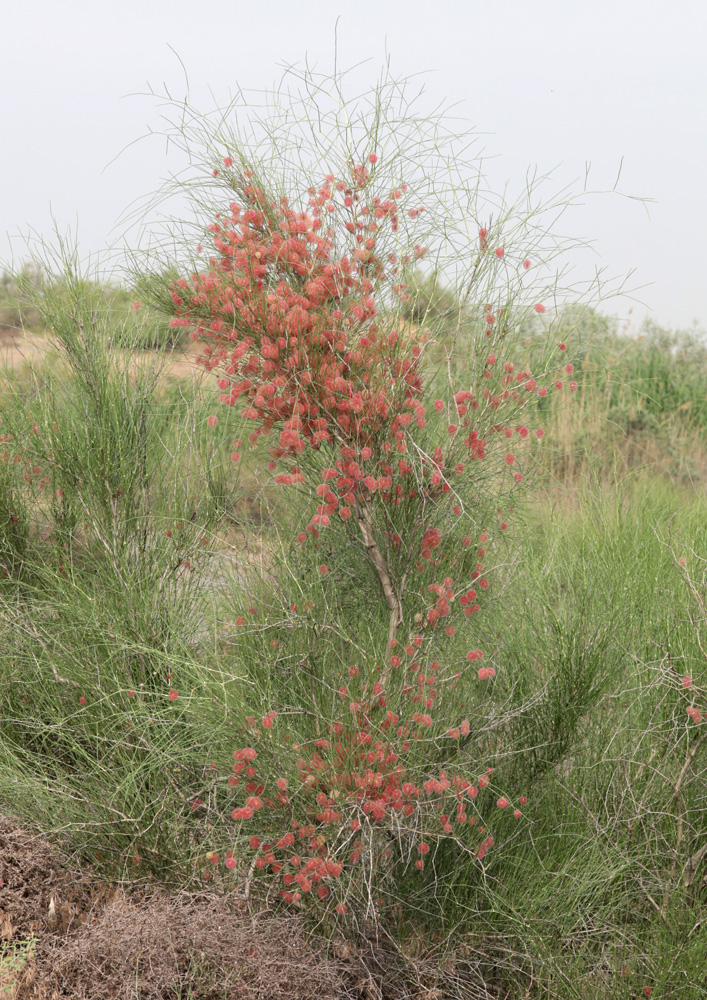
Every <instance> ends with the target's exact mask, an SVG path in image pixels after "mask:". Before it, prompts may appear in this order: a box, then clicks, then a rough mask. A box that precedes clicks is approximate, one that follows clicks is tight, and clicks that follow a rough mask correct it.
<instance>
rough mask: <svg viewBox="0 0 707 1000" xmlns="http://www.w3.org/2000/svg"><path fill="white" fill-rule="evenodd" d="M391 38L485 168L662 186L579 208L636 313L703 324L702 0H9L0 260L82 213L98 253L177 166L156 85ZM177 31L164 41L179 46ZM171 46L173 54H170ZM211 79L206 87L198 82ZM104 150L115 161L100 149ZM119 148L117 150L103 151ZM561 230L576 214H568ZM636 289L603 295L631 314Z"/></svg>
mask: <svg viewBox="0 0 707 1000" xmlns="http://www.w3.org/2000/svg"><path fill="white" fill-rule="evenodd" d="M339 15H340V20H339V26H338V59H339V65H340V66H343V67H348V66H351V65H353V64H354V63H357V62H359V61H360V60H363V59H370V60H371V61H370V63H368V67H367V68H364V69H363V70H362V71H360V72H359V77H358V79H359V80H361V79H362V76H361V74H363V76H364V77H365V74H366V73H367V72H369V73H370V83H371V84H373V83H375V81H376V79H377V77H378V75H379V72H380V68H381V65H382V63H383V60H384V58H385V53H386V51H387V52H388V53H389V55H390V58H391V68H392V72H393V74H394V75H395V76H398V75H399V76H401V77H403V76H409V75H410V74H413V73H416V72H418V71H420V70H427V71H430V72H429V73H427V75H426V76H425V77H424V78H423V79H424V81H425V87H426V90H427V92H428V94H429V95H430V98H431V99H432V98H433V99H435V100H436V101H445V102H448V103H455V102H459V107H458V108H457V113H458V114H461V115H463V116H464V117H465V118H467V119H468V120H469V122H470V123H471V124H473V125H474V126H475V127H476V128H477V129H478V130H479V132H481V133H484V138H483V145H484V147H485V149H486V153H487V154H488V155H494V156H496V157H497V158H496V159H494V161H493V163H492V167H491V171H490V176H491V178H492V181H493V182H494V183H495V184H496V185H497V186H498V187H502V185H503V181H504V180H505V179H509V180H510V182H511V185H515V186H516V187H517V188H518V187H520V186H522V183H523V178H524V177H525V173H526V170H527V168H528V167H529V166H534V165H537V167H538V170H539V172H540V173H541V174H542V173H545V172H547V171H548V170H550V169H552V168H557V173H556V179H557V185H558V186H560V185H561V184H562V183H564V182H569V181H572V180H573V179H574V178H583V177H584V173H585V164H586V163H588V162H590V163H591V175H590V186H592V187H595V188H600V189H608V188H611V187H612V186H613V185H614V181H615V178H616V175H617V171H618V169H619V165H620V163H621V161H622V159H623V168H622V173H621V181H620V185H619V188H620V190H621V191H623V192H624V193H626V194H629V195H634V196H638V197H645V198H651V199H654V203H653V204H650V205H649V206H648V212H647V211H646V207H645V206H644V205H642V204H641V203H640V202H638V201H635V200H629V199H625V198H620V197H617V196H616V195H606V196H602V197H600V198H596V199H593V200H591V201H590V202H588V203H587V205H586V207H585V208H581V209H573V210H572V214H571V217H570V219H569V222H570V223H571V231H572V233H573V235H576V236H577V237H582V238H586V239H589V240H593V241H595V244H594V245H595V248H596V250H597V251H598V254H599V257H598V258H596V262H597V263H598V264H599V265H600V266H606V268H607V270H608V272H609V273H611V274H614V275H624V274H626V273H627V272H629V271H630V270H631V269H632V268H635V269H636V271H635V274H634V275H633V277H632V279H631V282H630V285H631V287H637V286H646V287H643V288H642V289H641V290H640V291H638V292H637V293H636V296H637V297H638V298H639V299H640V300H642V304H635V305H634V317H635V319H636V321H640V318H641V317H642V316H643V315H645V314H646V313H647V312H648V313H649V314H650V315H652V316H653V317H654V318H655V319H656V320H657V321H658V322H661V323H663V324H665V325H669V326H687V325H689V324H690V323H691V322H692V321H693V320H697V321H698V322H699V323H700V325H701V326H702V327H707V282H706V281H705V277H704V270H705V265H706V264H707V251H705V249H704V248H703V246H702V243H703V240H704V234H705V233H707V198H706V197H705V185H706V184H707V169H706V168H707V68H706V67H707V59H706V58H705V51H704V46H705V39H706V38H707V5H706V4H705V3H704V0H672V2H668V0H592V2H591V3H589V2H585V0H574V2H568V0H534V2H530V0H447V2H439V0H424V2H423V0H400V2H398V0H356V2H344V0H299V2H294V0H259V2H254V0H250V2H241V0H198V2H193V0H192V2H190V3H186V2H185V0H120V2H119V3H116V2H110V3H108V2H106V0H90V2H85V0H59V2H58V0H33V2H32V3H26V4H18V3H10V2H9V0H6V2H5V3H4V4H3V6H2V11H1V13H0V26H1V27H2V34H3V45H2V59H1V60H0V93H1V94H2V100H1V101H0V136H1V137H2V155H1V156H0V261H7V260H10V259H11V258H12V257H13V256H14V258H15V259H21V258H23V257H24V256H26V251H25V247H24V244H23V242H22V240H21V239H18V238H17V237H18V234H23V233H27V232H28V231H29V230H30V229H33V230H34V231H36V232H38V233H39V234H41V235H43V236H45V237H47V238H51V232H52V222H51V215H52V214H53V216H54V217H55V219H56V221H57V223H58V225H59V227H60V228H61V229H64V228H65V227H67V226H72V227H75V228H76V229H77V233H78V239H79V247H80V250H81V251H82V252H83V253H85V254H87V253H88V252H89V251H91V252H92V251H100V250H101V248H103V247H104V246H105V244H106V242H107V241H108V239H109V238H115V233H113V235H112V236H111V235H110V234H111V230H112V228H113V227H114V225H115V223H116V221H117V219H118V217H119V215H120V214H121V212H123V211H124V210H125V209H126V207H127V206H128V205H129V204H130V203H131V202H133V201H134V200H135V199H137V198H139V197H141V196H143V195H145V194H148V193H150V192H152V191H154V190H156V189H157V188H158V187H159V184H160V181H161V179H162V178H163V177H164V176H165V174H166V173H167V172H168V170H169V169H170V167H171V166H172V165H173V164H171V163H170V160H169V158H168V157H167V156H166V155H165V148H164V142H160V141H158V140H157V139H155V138H153V139H149V140H147V141H144V142H140V143H137V144H136V145H134V146H131V147H130V148H128V149H126V150H125V152H123V153H122V155H120V156H119V157H118V158H117V159H115V157H116V155H117V154H118V153H120V152H121V150H123V149H124V148H125V147H127V146H128V144H130V143H131V142H133V141H134V140H135V139H138V138H139V137H140V136H142V135H144V134H145V133H146V131H147V129H148V128H149V127H150V126H152V127H153V128H158V127H159V111H158V107H157V101H156V100H155V99H154V98H149V97H144V96H142V97H141V96H130V95H137V94H140V93H143V94H144V93H145V92H146V90H147V88H148V84H149V85H151V86H152V87H153V88H154V89H156V90H160V89H161V88H162V87H163V86H164V85H166V86H167V87H169V89H170V90H171V92H172V93H173V95H175V96H183V95H184V92H185V84H184V73H183V69H182V67H181V66H180V63H179V61H178V59H177V57H176V56H175V51H176V53H178V55H179V57H180V59H181V60H182V62H183V63H184V65H185V66H186V69H187V71H188V75H189V81H190V86H191V92H192V97H193V98H194V100H195V102H196V103H197V104H199V105H200V106H202V107H204V108H208V107H212V106H214V104H215V103H216V102H218V103H220V104H222V103H225V102H226V101H227V100H228V98H229V95H230V94H232V93H233V92H234V91H235V89H236V87H237V86H238V85H240V86H242V87H243V88H248V89H249V88H255V89H257V88H264V87H268V86H270V85H272V83H273V82H274V80H275V79H276V77H278V76H279V75H280V73H281V69H280V67H281V66H282V65H283V64H284V63H294V62H301V61H303V60H304V58H305V56H308V57H309V59H310V61H312V62H314V63H316V64H317V66H318V67H319V68H320V69H322V70H329V69H330V68H331V67H332V65H333V54H334V25H335V22H336V19H337V17H338V16H339ZM170 46H171V48H170ZM172 50H174V51H172ZM210 91H211V92H213V97H211V96H210V93H209V92H210ZM111 161H114V162H111ZM109 164H110V165H109ZM565 229H567V221H566V222H565ZM631 305H632V303H631V302H630V301H628V300H627V299H621V300H617V301H615V302H613V303H608V304H607V305H605V306H604V311H606V312H609V311H614V312H618V313H619V314H620V315H622V316H624V317H625V316H626V314H627V312H628V310H629V308H631Z"/></svg>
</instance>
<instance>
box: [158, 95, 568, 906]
mask: <svg viewBox="0 0 707 1000" xmlns="http://www.w3.org/2000/svg"><path fill="white" fill-rule="evenodd" d="M339 82H340V81H339V80H338V79H335V80H334V81H333V87H332V90H333V92H334V96H333V107H331V108H326V109H324V110H323V109H322V108H321V107H319V106H318V105H317V100H319V99H320V98H321V99H322V100H323V99H324V98H323V97H322V95H323V94H325V93H326V91H327V87H328V86H330V85H331V83H332V81H329V82H328V84H326V85H325V84H324V83H322V81H318V82H317V88H316V93H317V97H316V98H314V97H307V96H305V98H303V100H302V103H301V104H300V105H299V106H298V108H297V110H298V111H299V112H301V113H303V115H304V119H305V121H304V125H305V127H304V128H303V129H302V131H303V132H305V133H306V131H307V130H306V124H307V115H308V114H309V115H310V118H311V117H312V116H313V115H314V114H317V115H318V127H317V129H316V130H313V132H312V133H310V134H309V141H310V146H309V147H308V148H307V153H308V154H309V160H308V161H307V162H304V159H303V158H304V152H303V150H304V149H305V141H304V139H303V138H302V136H301V135H300V134H299V133H297V126H296V125H294V126H293V124H292V118H291V116H284V115H283V116H282V117H278V112H277V110H275V111H274V112H273V113H272V114H271V115H270V117H266V118H264V119H258V120H257V125H256V126H254V132H255V133H256V134H257V135H258V137H259V138H258V142H257V143H256V142H253V141H251V142H248V141H246V140H245V139H243V137H242V136H241V135H239V134H238V133H236V132H233V131H229V130H227V128H226V126H225V125H224V121H225V116H224V115H221V116H220V117H219V126H218V128H212V127H211V125H210V122H209V120H208V118H206V117H204V118H201V117H199V116H198V115H197V114H196V112H194V111H193V109H187V111H186V112H185V114H184V115H183V116H182V117H181V118H180V123H179V125H178V127H176V128H175V135H176V138H177V141H181V142H182V143H183V145H184V147H185V148H187V149H188V150H189V152H190V155H191V158H192V162H195V163H198V169H200V170H201V171H202V175H201V177H199V175H198V174H197V176H196V178H195V180H194V183H193V185H192V186H191V187H190V188H189V191H190V193H191V194H192V195H193V196H194V201H195V205H196V208H197V210H198V212H200V213H201V218H202V219H203V218H204V214H205V213H206V219H205V220H204V223H203V225H204V228H203V229H202V231H201V233H198V232H197V233H196V235H195V237H194V244H195V243H197V242H198V243H199V245H198V246H197V247H196V250H195V251H194V249H193V244H192V245H191V246H190V245H189V243H182V244H180V245H181V251H180V252H181V254H182V257H183V258H184V262H183V266H182V271H181V273H180V275H179V276H178V277H177V276H175V278H174V279H172V280H169V279H165V277H164V276H163V275H162V276H161V275H160V274H159V273H157V274H155V276H154V278H153V279H152V283H151V286H149V285H147V284H146V286H145V287H146V289H147V290H146V300H147V301H148V302H152V303H153V304H159V305H161V306H162V307H163V308H164V307H165V304H169V306H170V309H171V314H172V318H171V321H170V322H171V325H172V326H173V327H174V328H181V329H184V330H189V331H190V336H191V337H192V338H193V339H197V338H202V339H205V340H207V341H209V342H210V343H209V345H208V346H207V347H206V348H205V350H204V355H203V357H202V358H201V363H202V364H203V365H204V367H205V368H206V370H207V371H209V372H212V373H213V374H214V375H215V376H216V378H217V385H218V389H219V392H220V395H219V397H218V398H219V402H220V403H221V404H222V405H223V406H225V407H227V408H229V411H228V412H230V413H231V414H233V415H235V416H236V417H237V419H240V420H241V421H242V422H243V423H242V426H243V428H244V429H243V430H242V431H239V432H238V433H239V436H238V437H237V438H236V439H235V441H234V444H233V454H232V459H233V461H234V462H238V461H240V459H241V455H242V453H243V448H244V445H243V441H244V440H247V441H248V442H249V444H250V446H251V447H256V446H258V445H259V443H260V442H261V441H265V442H268V443H269V447H268V450H269V458H270V461H269V464H268V469H269V471H270V473H271V475H272V478H273V481H274V483H276V484H278V485H280V486H281V487H282V489H283V490H287V491H288V492H289V494H290V495H291V500H290V504H289V506H290V516H289V517H288V519H287V524H286V526H285V528H284V531H285V532H286V533H287V534H286V536H285V538H284V544H283V553H284V555H283V554H280V553H278V552H275V553H273V555H272V566H271V570H272V571H271V572H270V573H269V574H268V575H267V576H266V577H265V578H264V579H263V580H262V581H261V583H260V586H259V587H257V585H255V584H252V583H249V586H248V588H247V592H244V594H243V596H242V605H241V606H239V607H237V608H236V609H235V613H236V615H237V628H238V637H237V639H236V640H235V650H236V652H237V656H238V664H239V668H240V669H241V670H245V671H246V673H247V676H248V677H249V679H250V680H249V683H250V684H251V686H252V692H253V694H252V695H251V699H250V709H251V712H252V714H250V715H246V717H245V719H244V720H243V728H244V732H243V735H242V738H241V740H240V742H238V743H237V744H236V746H234V747H233V751H234V753H233V757H234V767H233V772H234V773H233V774H231V776H230V777H229V778H228V786H229V788H230V790H231V792H230V794H231V802H230V803H229V808H226V805H225V803H224V802H223V800H219V801H220V802H221V805H220V809H221V812H220V813H219V815H220V820H221V823H222V824H223V825H222V826H221V829H224V825H225V829H228V815H229V813H230V816H231V819H232V820H233V822H234V825H233V826H232V827H231V832H230V833H228V834H227V835H226V836H225V837H224V835H223V834H220V838H221V840H222V846H221V847H220V848H219V845H218V844H215V845H214V850H213V851H212V852H210V853H209V855H208V861H209V863H212V864H215V863H217V862H218V861H219V859H221V860H223V858H224V855H223V854H222V851H223V850H226V854H225V859H226V865H227V867H228V868H230V869H234V868H235V869H238V870H241V869H244V870H246V871H250V873H251V874H250V876H249V880H248V884H249V886H250V885H251V881H252V876H253V874H254V873H261V874H262V875H263V876H265V875H270V876H272V877H274V880H275V885H276V887H277V890H278V892H279V895H280V896H281V897H282V898H283V899H284V900H285V901H286V902H289V903H299V902H301V901H302V900H303V899H304V898H305V897H306V898H307V899H308V900H312V901H313V902H314V905H315V906H316V907H324V908H327V909H329V910H330V911H336V912H337V913H339V914H343V913H345V912H347V908H348V909H350V911H351V912H352V913H353V916H354V918H355V919H362V918H364V917H367V918H373V919H377V917H378V916H379V915H380V913H382V912H386V911H387V910H389V909H390V907H391V906H393V905H396V904H398V903H399V901H400V899H401V886H402V885H403V884H405V880H406V879H407V877H408V872H412V873H414V874H415V875H416V877H417V878H418V879H420V880H421V882H420V883H419V884H418V888H417V889H411V890H410V893H409V894H408V902H409V901H410V900H411V899H412V898H414V899H415V905H419V906H423V907H424V906H425V905H426V904H425V896H427V900H428V901H429V900H430V899H431V898H433V897H434V895H435V893H434V891H432V892H430V889H431V887H432V886H438V885H439V884H440V881H441V880H443V879H445V878H449V877H453V875H452V873H453V870H454V866H455V864H456V861H455V859H459V858H461V857H463V856H466V857H471V858H474V857H475V858H476V859H477V861H478V863H479V864H482V863H483V859H484V857H485V855H486V854H487V852H489V850H490V849H491V848H492V846H493V845H494V843H495V841H494V837H498V835H499V832H500V833H501V836H502V837H506V836H512V835H513V834H512V833H511V827H512V824H513V823H515V824H518V823H520V822H522V809H521V808H520V806H521V804H522V803H523V801H524V800H523V798H521V797H520V796H521V795H522V790H517V789H516V790H507V789H505V790H504V788H503V787H502V784H501V783H500V782H499V780H498V777H497V776H495V777H493V778H492V775H494V772H495V769H494V768H493V767H491V766H489V765H488V758H489V757H494V756H496V755H497V753H498V746H499V740H500V737H499V734H498V725H499V723H498V722H497V714H498V713H499V712H500V711H501V705H502V704H503V701H504V699H505V698H507V697H508V693H509V691H511V690H512V688H513V678H512V677H511V676H507V675H505V672H504V669H503V666H502V664H501V657H500V656H499V650H498V642H497V638H496V637H495V636H493V635H491V634H489V633H488V632H487V631H486V630H485V628H484V626H483V615H482V614H479V612H482V611H483V609H484V606H485V605H486V604H487V602H488V600H489V597H490V593H492V589H491V588H492V583H493V580H494V578H495V576H496V572H495V570H494V566H493V558H494V556H495V558H496V559H500V557H501V556H500V553H501V551H502V546H503V537H504V533H505V531H506V529H507V526H508V520H509V517H510V516H511V515H512V512H513V504H514V503H515V502H516V501H515V498H516V496H517V495H518V493H519V492H520V491H521V490H522V489H524V488H525V487H526V479H525V477H526V475H527V474H528V472H529V471H531V470H532V467H533V461H534V456H535V453H536V449H537V448H538V447H539V446H540V441H541V439H542V436H543V430H542V428H539V427H538V426H537V411H538V404H539V401H542V400H543V399H544V398H545V397H547V396H548V395H551V394H553V393H557V392H562V391H563V390H569V391H572V390H574V389H575V388H576V383H575V382H574V380H573V375H572V372H573V365H572V363H570V362H568V360H567V358H566V354H565V345H564V344H561V345H558V344H557V343H552V342H547V343H546V344H545V347H544V350H543V352H542V356H541V358H540V360H539V363H538V365H537V367H534V368H533V370H532V371H531V370H530V368H529V367H528V366H522V365H518V364H517V363H516V362H515V360H514V356H513V351H514V347H515V343H516V340H517V338H518V334H519V332H521V331H522V330H523V329H524V325H525V324H526V322H527V319H528V317H529V316H531V315H542V314H543V313H544V312H545V311H546V306H545V304H544V302H543V301H542V297H541V295H540V291H539V289H538V286H537V285H534V283H533V280H532V270H531V268H532V265H534V264H536V263H538V262H539V263H541V264H543V265H545V269H542V268H541V270H540V273H541V275H542V274H544V275H545V277H544V281H545V284H544V291H545V292H546V293H549V292H550V291H552V294H553V295H558V294H559V293H560V289H559V283H558V282H557V281H556V282H555V284H554V285H552V286H548V285H547V270H546V267H547V265H548V263H549V261H551V259H552V253H551V252H550V250H549V248H548V245H547V241H545V242H543V239H542V233H541V232H540V225H541V223H540V218H541V210H540V209H537V208H536V209H535V210H534V211H533V212H530V213H526V214H525V215H524V216H523V217H522V219H521V221H520V222H516V221H514V218H513V210H512V209H509V208H508V207H507V206H505V205H504V206H503V210H502V211H501V212H500V215H499V218H498V219H497V221H496V222H495V223H494V224H492V223H491V222H487V223H483V222H482V221H480V219H481V212H482V210H483V206H482V204H480V199H479V198H478V187H477V188H476V189H475V191H473V190H472V189H471V187H470V186H467V187H465V186H464V182H463V181H460V182H459V183H458V184H456V183H455V184H453V185H445V183H444V181H443V174H444V171H445V170H446V169H447V168H448V167H449V163H450V162H452V161H453V160H454V156H455V155H457V154H456V150H455V149H454V147H455V139H454V138H453V136H452V133H451V132H448V133H446V135H444V136H443V138H444V141H446V143H447V144H448V146H449V147H450V148H449V149H448V148H443V147H444V143H443V142H442V140H441V139H440V135H441V134H442V132H443V130H444V120H443V118H442V119H435V120H434V121H433V122H430V121H428V120H425V119H420V118H419V117H415V116H414V115H412V114H411V113H410V110H409V109H406V111H405V113H404V115H403V116H402V118H398V117H397V116H396V113H395V110H394V105H393V98H394V95H395V87H394V85H393V84H392V83H390V82H389V83H388V85H387V90H386V88H385V87H382V88H381V89H380V90H379V91H377V92H376V94H375V98H374V100H373V101H372V103H371V106H370V107H369V108H368V109H366V108H365V106H364V105H363V104H362V105H360V106H356V107H348V106H346V105H345V102H344V99H343V97H342V96H341V94H340V93H339V92H338V91H337V89H336V88H337V86H338V84H339ZM305 83H306V84H308V85H312V86H313V78H311V77H307V76H305ZM310 93H311V90H310ZM185 122H188V124H186V125H185ZM285 127H286V128H287V134H286V135H285V132H284V129H285ZM293 129H294V132H293ZM295 133H297V134H295ZM432 135H434V136H435V140H436V145H435V146H434V147H433V146H432V142H431V137H432ZM172 137H173V138H174V136H172ZM285 143H286V145H285ZM428 143H429V144H428ZM268 145H269V148H270V153H271V155H270V156H269V155H268ZM284 148H287V149H288V150H291V151H292V156H291V157H289V156H288V157H284V158H283V149H284ZM416 157H417V159H416ZM282 163H286V167H281V166H280V164H282ZM466 166H467V167H468V165H466ZM463 172H464V171H463V169H462V164H461V163H460V162H457V161H454V169H453V171H452V173H453V174H454V176H455V177H459V176H463ZM477 172H478V171H477ZM204 178H206V181H205V180H204ZM209 185H210V187H209ZM205 192H206V193H205ZM475 193H476V195H477V197H474V194H475ZM472 219H473V220H475V222H474V233H473V238H472V237H471V236H470V234H469V227H470V224H471V222H470V220H472ZM179 231H180V232H182V233H183V232H184V229H183V227H181V226H180V230H179ZM427 259H432V260H433V261H434V267H435V272H437V271H439V273H442V274H444V275H446V276H448V278H449V276H453V278H454V284H453V285H452V286H450V288H451V291H450V292H449V296H451V298H452V299H453V301H454V302H456V303H458V312H459V315H460V316H462V314H463V315H464V317H465V321H464V324H463V326H464V338H459V337H455V336H452V337H451V339H450V338H449V336H447V341H448V348H447V350H446V352H445V359H444V360H445V363H444V366H443V367H442V366H441V365H440V364H439V363H437V362H436V361H435V353H434V352H431V351H430V347H431V346H432V345H435V343H436V342H437V341H438V340H439V338H440V336H441V335H445V334H446V335H448V334H449V329H448V325H449V324H448V319H449V317H448V310H447V309H444V308H441V309H438V308H436V306H435V307H434V308H433V307H432V306H433V302H432V300H431V299H430V288H429V281H433V282H435V281H436V278H435V279H432V278H431V279H429V281H426V280H424V278H420V277H419V272H417V275H418V276H417V277H416V276H415V272H414V271H413V268H416V267H419V266H420V263H421V262H424V261H425V260H427ZM540 282H541V288H542V287H543V278H542V277H541V279H540ZM466 317H468V319H466ZM411 321H412V322H411ZM422 323H424V326H423V325H421V324H422ZM459 326H460V328H461V324H459ZM457 342H458V343H457ZM438 357H439V355H437V358H438ZM216 419H217V418H216V417H214V422H215V421H216ZM232 419H233V418H229V420H230V421H232ZM247 428H250V430H248V429H247ZM492 553H493V555H492ZM489 558H491V560H492V563H491V566H489V565H488V560H489ZM256 588H257V591H258V597H257V599H256V597H255V596H254V592H256ZM246 711H247V710H246ZM500 742H502V740H500ZM224 780H225V779H224ZM226 801H228V800H226ZM509 816H510V817H511V818H510V820H509V819H508V818H507V817H509ZM489 827H491V829H492V830H493V832H490V829H489ZM207 877H210V876H209V873H208V871H207ZM269 884H270V880H269V879H265V881H264V882H263V891H267V886H268V885H269ZM419 885H422V887H423V888H422V889H421V890H420V888H419ZM406 892H407V890H406ZM352 904H353V906H352Z"/></svg>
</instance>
